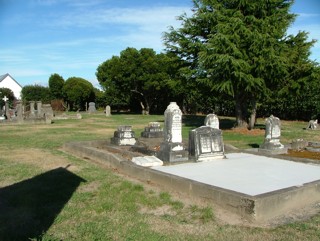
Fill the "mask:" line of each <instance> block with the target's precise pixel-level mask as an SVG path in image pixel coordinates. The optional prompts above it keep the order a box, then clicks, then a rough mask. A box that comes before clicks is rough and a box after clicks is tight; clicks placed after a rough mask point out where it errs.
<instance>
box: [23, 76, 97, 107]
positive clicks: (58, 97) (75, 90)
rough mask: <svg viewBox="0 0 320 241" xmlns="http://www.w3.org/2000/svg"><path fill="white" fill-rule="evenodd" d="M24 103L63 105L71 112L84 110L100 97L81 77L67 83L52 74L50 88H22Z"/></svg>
mask: <svg viewBox="0 0 320 241" xmlns="http://www.w3.org/2000/svg"><path fill="white" fill-rule="evenodd" d="M21 93H22V97H23V100H24V101H31V100H33V101H39V100H41V101H42V102H43V103H55V104H56V105H58V106H55V107H57V108H59V105H63V108H69V109H71V110H84V109H85V105H86V103H87V102H90V101H95V100H96V98H98V97H99V95H100V93H99V90H97V89H95V88H94V87H93V85H92V84H91V83H90V82H89V81H87V80H85V79H83V78H79V77H70V78H68V79H67V80H66V81H65V80H64V79H63V77H62V76H60V75H59V74H52V75H51V76H50V78H49V81H48V87H43V86H39V85H27V86H24V87H23V88H22V91H21Z"/></svg>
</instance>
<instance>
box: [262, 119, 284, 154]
mask: <svg viewBox="0 0 320 241" xmlns="http://www.w3.org/2000/svg"><path fill="white" fill-rule="evenodd" d="M280 137H281V122H280V119H279V118H278V117H274V116H273V115H271V116H270V117H269V118H267V119H266V132H265V138H264V143H263V144H262V145H261V146H260V148H259V152H263V153H266V154H283V153H287V151H288V148H285V147H284V145H282V144H281V143H280Z"/></svg>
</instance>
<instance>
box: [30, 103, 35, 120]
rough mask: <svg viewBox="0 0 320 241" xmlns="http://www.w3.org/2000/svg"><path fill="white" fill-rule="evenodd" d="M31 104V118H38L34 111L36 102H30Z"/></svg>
mask: <svg viewBox="0 0 320 241" xmlns="http://www.w3.org/2000/svg"><path fill="white" fill-rule="evenodd" d="M29 104H30V117H35V116H36V114H35V109H34V104H35V102H34V101H30V102H29Z"/></svg>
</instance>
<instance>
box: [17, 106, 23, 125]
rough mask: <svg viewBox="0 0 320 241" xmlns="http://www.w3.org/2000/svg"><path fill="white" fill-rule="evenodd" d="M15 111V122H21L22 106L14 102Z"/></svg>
mask: <svg viewBox="0 0 320 241" xmlns="http://www.w3.org/2000/svg"><path fill="white" fill-rule="evenodd" d="M16 111H17V121H18V123H22V122H23V106H22V102H21V101H17V102H16Z"/></svg>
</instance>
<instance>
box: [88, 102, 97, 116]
mask: <svg viewBox="0 0 320 241" xmlns="http://www.w3.org/2000/svg"><path fill="white" fill-rule="evenodd" d="M96 111H97V109H96V103H94V102H89V108H88V112H89V114H92V113H95V112H96Z"/></svg>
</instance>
